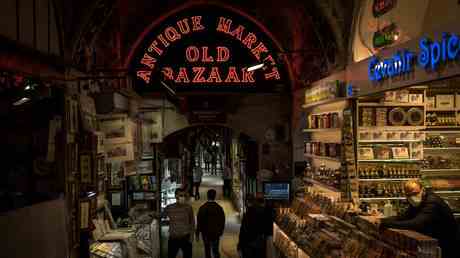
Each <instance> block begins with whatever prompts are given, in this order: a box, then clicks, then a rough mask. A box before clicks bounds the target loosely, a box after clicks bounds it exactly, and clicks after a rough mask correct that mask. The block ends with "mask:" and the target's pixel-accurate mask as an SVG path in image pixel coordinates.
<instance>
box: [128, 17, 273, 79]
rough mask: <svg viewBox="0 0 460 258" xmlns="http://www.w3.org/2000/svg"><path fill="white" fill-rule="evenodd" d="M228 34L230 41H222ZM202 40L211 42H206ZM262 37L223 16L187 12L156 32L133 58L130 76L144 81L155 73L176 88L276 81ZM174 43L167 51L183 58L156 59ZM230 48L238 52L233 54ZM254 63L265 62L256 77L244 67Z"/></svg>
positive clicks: (162, 56) (267, 48)
mask: <svg viewBox="0 0 460 258" xmlns="http://www.w3.org/2000/svg"><path fill="white" fill-rule="evenodd" d="M172 24H173V25H172ZM210 35H217V36H219V37H222V36H224V37H225V38H226V39H225V40H223V41H219V42H216V41H217V40H216V39H214V38H213V36H210ZM192 36H193V37H195V38H197V40H196V41H197V42H190V41H191V40H190V38H191V37H192ZM229 38H230V39H231V40H228V39H229ZM208 39H209V40H210V41H214V42H212V43H209V42H206V40H208ZM265 40H266V39H264V37H260V35H257V34H256V32H254V31H252V30H250V29H248V28H247V26H244V25H243V24H242V23H241V22H240V21H235V20H234V19H231V18H228V17H227V16H224V15H221V16H215V17H212V18H210V17H203V16H187V17H185V18H180V19H179V20H175V21H173V22H172V23H169V26H166V27H164V28H163V29H162V30H160V31H159V32H157V34H156V35H155V36H154V37H153V38H152V39H151V41H149V42H148V44H147V45H146V47H145V49H144V51H143V52H142V55H141V56H140V58H139V60H138V63H137V66H138V67H139V69H136V76H137V78H139V79H140V80H141V81H143V82H144V83H146V84H149V83H150V82H151V80H152V77H153V74H154V73H157V72H159V73H158V74H159V75H160V76H161V79H163V80H165V81H171V82H174V83H179V84H180V85H182V86H184V85H187V84H202V85H211V84H212V85H216V84H255V83H256V82H257V80H267V81H268V80H271V81H278V80H280V79H281V76H280V71H279V70H278V67H277V62H276V61H275V58H274V57H273V56H272V54H271V53H270V52H271V51H270V50H269V47H267V45H266V42H265ZM184 42H186V43H184ZM189 42H190V43H189ZM198 42H199V43H198ZM235 42H237V44H238V46H234V45H233V48H232V46H231V44H232V43H233V44H235ZM179 45H180V47H176V48H175V50H171V51H175V53H174V55H175V57H176V58H175V59H181V60H183V62H178V63H173V64H168V63H166V64H165V63H164V62H161V61H162V60H161V59H162V58H163V59H165V58H164V56H165V55H166V53H167V52H168V49H172V48H174V47H175V46H179ZM178 49H179V50H178ZM235 49H237V50H239V51H240V52H238V54H235V55H233V52H234V51H236V50H235ZM176 50H178V51H176ZM241 50H245V51H246V53H247V54H246V55H249V56H250V60H244V61H241V57H240V56H241V54H240V53H241ZM171 51H169V52H171ZM178 52H180V53H178ZM177 57H179V58H177ZM184 57H185V58H184ZM235 60H237V61H235ZM256 62H260V63H262V62H263V63H266V64H270V65H269V66H266V67H264V69H261V70H260V71H261V72H262V74H263V75H261V76H259V75H258V74H256V73H255V71H247V69H246V67H245V66H250V65H253V64H254V63H256ZM160 63H161V65H160ZM258 73H259V72H258Z"/></svg>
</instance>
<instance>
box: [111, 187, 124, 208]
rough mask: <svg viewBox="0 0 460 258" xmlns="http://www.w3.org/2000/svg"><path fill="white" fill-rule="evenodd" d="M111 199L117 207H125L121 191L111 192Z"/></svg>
mask: <svg viewBox="0 0 460 258" xmlns="http://www.w3.org/2000/svg"><path fill="white" fill-rule="evenodd" d="M109 199H110V203H111V204H112V207H116V208H121V207H123V202H122V200H123V199H122V192H121V191H116V192H110V193H109Z"/></svg>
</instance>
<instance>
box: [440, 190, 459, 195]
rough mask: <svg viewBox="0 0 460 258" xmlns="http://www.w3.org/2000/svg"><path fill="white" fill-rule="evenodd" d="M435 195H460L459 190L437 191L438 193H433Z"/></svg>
mask: <svg viewBox="0 0 460 258" xmlns="http://www.w3.org/2000/svg"><path fill="white" fill-rule="evenodd" d="M434 192H435V193H438V194H453V193H458V194H460V190H445V191H443V190H439V191H434Z"/></svg>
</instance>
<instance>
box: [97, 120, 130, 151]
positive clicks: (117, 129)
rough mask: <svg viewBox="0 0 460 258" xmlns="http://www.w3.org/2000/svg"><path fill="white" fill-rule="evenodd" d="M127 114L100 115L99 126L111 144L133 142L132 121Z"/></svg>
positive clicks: (106, 140)
mask: <svg viewBox="0 0 460 258" xmlns="http://www.w3.org/2000/svg"><path fill="white" fill-rule="evenodd" d="M128 122H129V120H128V116H127V115H125V114H120V115H110V116H106V115H104V116H99V126H100V129H101V131H102V132H103V133H104V134H105V142H106V143H109V144H116V143H125V142H131V141H132V137H131V133H130V123H128Z"/></svg>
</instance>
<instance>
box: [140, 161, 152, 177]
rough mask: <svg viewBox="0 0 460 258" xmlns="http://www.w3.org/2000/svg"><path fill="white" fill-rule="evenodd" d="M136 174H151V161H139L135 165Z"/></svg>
mask: <svg viewBox="0 0 460 258" xmlns="http://www.w3.org/2000/svg"><path fill="white" fill-rule="evenodd" d="M137 172H138V174H151V173H153V162H152V160H141V161H139V162H138V164H137Z"/></svg>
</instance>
